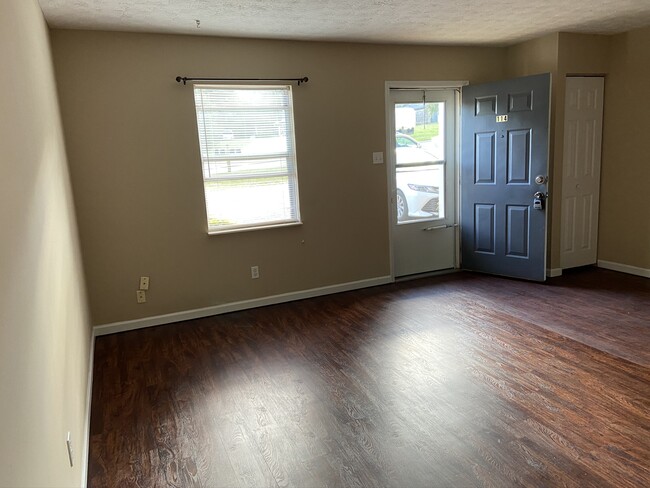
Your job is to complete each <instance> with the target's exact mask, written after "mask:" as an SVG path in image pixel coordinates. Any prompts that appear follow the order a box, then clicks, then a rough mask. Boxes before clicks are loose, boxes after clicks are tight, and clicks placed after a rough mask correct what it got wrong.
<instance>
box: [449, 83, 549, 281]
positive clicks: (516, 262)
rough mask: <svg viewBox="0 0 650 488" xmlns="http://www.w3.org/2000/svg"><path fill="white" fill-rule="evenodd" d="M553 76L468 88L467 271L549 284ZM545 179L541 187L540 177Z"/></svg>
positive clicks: (464, 166)
mask: <svg viewBox="0 0 650 488" xmlns="http://www.w3.org/2000/svg"><path fill="white" fill-rule="evenodd" d="M549 94H550V74H544V75H536V76H528V77H525V78H518V79H514V80H506V81H500V82H496V83H489V84H485V85H470V86H467V87H464V88H463V101H462V112H461V126H462V129H461V138H462V145H461V240H462V241H461V247H462V267H463V268H465V269H469V270H474V271H482V272H486V273H492V274H498V275H502V276H511V277H515V278H524V279H530V280H537V281H543V280H545V279H546V204H547V202H546V201H545V198H544V199H543V207H542V209H535V208H534V205H533V198H534V194H535V193H536V192H541V193H542V194H543V196H544V197H545V196H546V192H547V181H548V178H547V174H548V123H549ZM537 176H541V177H542V180H540V181H541V182H540V183H538V182H536V177H537Z"/></svg>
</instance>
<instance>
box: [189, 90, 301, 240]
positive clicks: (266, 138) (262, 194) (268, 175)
mask: <svg viewBox="0 0 650 488" xmlns="http://www.w3.org/2000/svg"><path fill="white" fill-rule="evenodd" d="M194 102H195V105H196V120H197V125H198V134H199V145H200V148H201V164H202V168H203V186H204V189H205V205H206V210H207V216H208V232H209V233H219V232H226V231H233V230H243V229H253V228H259V227H268V226H276V225H288V224H295V223H300V209H299V204H298V177H297V171H296V151H295V142H294V131H293V127H294V126H293V105H292V97H291V86H233V85H195V86H194Z"/></svg>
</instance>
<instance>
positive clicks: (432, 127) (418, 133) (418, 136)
mask: <svg viewBox="0 0 650 488" xmlns="http://www.w3.org/2000/svg"><path fill="white" fill-rule="evenodd" d="M437 135H438V124H434V123H431V124H427V125H426V128H425V126H424V125H416V126H415V130H414V131H413V134H411V137H413V139H415V140H416V141H418V142H422V141H430V140H431V138H432V137H435V136H437Z"/></svg>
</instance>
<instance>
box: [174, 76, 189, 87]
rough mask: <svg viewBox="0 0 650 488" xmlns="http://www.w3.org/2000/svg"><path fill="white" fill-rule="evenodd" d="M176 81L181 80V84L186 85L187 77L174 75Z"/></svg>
mask: <svg viewBox="0 0 650 488" xmlns="http://www.w3.org/2000/svg"><path fill="white" fill-rule="evenodd" d="M176 81H177V82H178V83H180V82H181V81H182V82H183V85H187V78H181V77H180V76H177V77H176Z"/></svg>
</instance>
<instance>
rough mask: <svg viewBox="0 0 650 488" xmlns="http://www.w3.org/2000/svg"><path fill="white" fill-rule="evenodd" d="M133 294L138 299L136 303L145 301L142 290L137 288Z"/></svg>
mask: <svg viewBox="0 0 650 488" xmlns="http://www.w3.org/2000/svg"><path fill="white" fill-rule="evenodd" d="M135 296H136V298H137V300H138V303H145V302H146V301H147V294H146V293H145V291H144V290H138V291H136V292H135Z"/></svg>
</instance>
